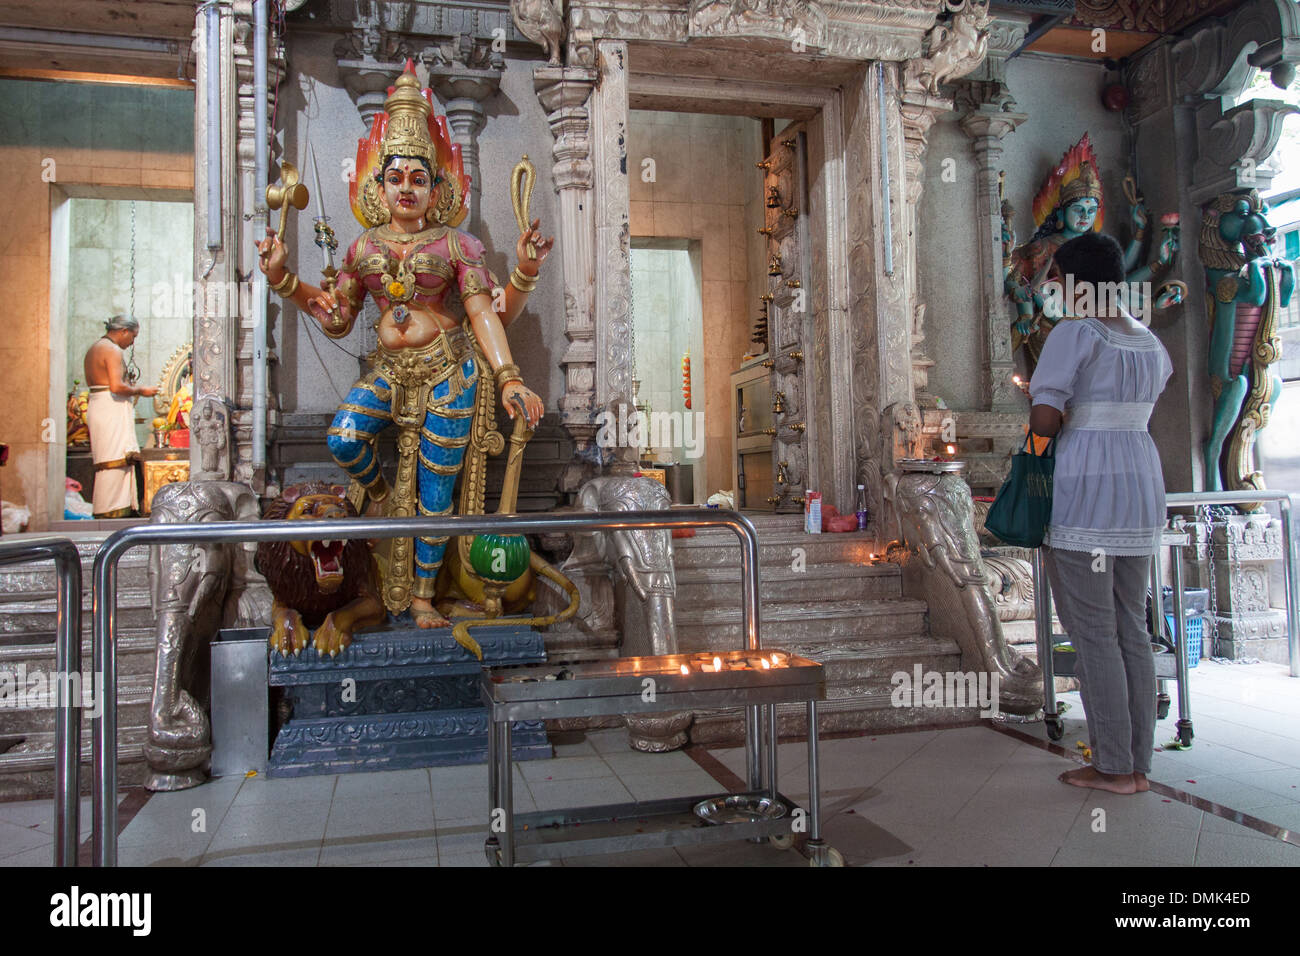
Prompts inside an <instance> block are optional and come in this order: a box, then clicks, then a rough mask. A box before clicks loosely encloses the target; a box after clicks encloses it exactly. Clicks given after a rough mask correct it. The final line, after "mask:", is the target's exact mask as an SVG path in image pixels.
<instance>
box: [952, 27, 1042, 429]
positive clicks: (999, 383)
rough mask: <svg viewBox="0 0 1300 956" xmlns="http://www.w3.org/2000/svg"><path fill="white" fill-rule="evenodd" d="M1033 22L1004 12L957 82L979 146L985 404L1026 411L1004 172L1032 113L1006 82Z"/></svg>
mask: <svg viewBox="0 0 1300 956" xmlns="http://www.w3.org/2000/svg"><path fill="white" fill-rule="evenodd" d="M1026 29H1027V23H1026V21H1025V20H1023V19H1019V18H1014V17H1013V18H999V19H997V20H994V21H992V22H991V23H990V24H989V34H988V56H987V57H986V58H985V60H984V62H983V63H981V64H980V66H979V67H978V68H977V69H976V70H974V71H973V72H972V73H971V74H970V75H969V76H968V77H967V78H966V79H965V80H963V81H962V82H960V83H958V84H957V85H956V90H957V95H956V98H955V101H956V106H957V109H958V110H960V111H961V113H962V117H961V120H960V125H961V128H962V131H963V132H964V133H965V134H966V135H967V136H969V137H970V140H971V147H972V149H973V150H974V151H975V159H976V163H977V169H976V174H975V175H976V182H977V192H976V207H975V217H976V222H977V223H978V224H979V255H980V271H979V276H980V300H981V302H982V303H983V309H982V312H983V321H984V343H985V357H984V381H983V383H982V384H983V388H982V396H981V404H982V405H983V406H984V407H985V408H987V409H990V410H992V411H994V412H1010V413H1015V414H1017V415H1020V414H1022V413H1023V411H1024V399H1023V397H1022V396H1021V394H1020V391H1019V390H1018V389H1017V388H1016V387H1015V385H1014V384H1012V382H1011V376H1012V375H1013V374H1014V373H1015V362H1014V357H1013V356H1012V352H1011V330H1010V318H1009V316H1010V313H1009V311H1008V305H1007V302H1006V298H1005V296H1004V295H1003V292H1002V209H1001V205H1002V204H1001V200H1000V198H999V196H998V173H999V172H1000V169H1001V164H1002V139H1003V138H1004V137H1006V136H1007V135H1008V134H1009V133H1011V132H1012V131H1014V130H1015V128H1016V127H1017V126H1019V125H1020V124H1021V123H1023V122H1024V121H1025V120H1026V119H1028V118H1029V117H1028V116H1027V115H1026V114H1024V113H1020V112H1017V111H1016V101H1015V100H1014V99H1013V98H1012V96H1011V92H1010V90H1008V89H1007V85H1006V63H1007V57H1008V56H1009V55H1010V54H1011V52H1012V51H1013V50H1016V49H1018V48H1019V47H1020V45H1021V43H1023V42H1024V37H1025V31H1026Z"/></svg>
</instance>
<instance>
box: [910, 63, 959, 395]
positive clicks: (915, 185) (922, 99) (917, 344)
mask: <svg viewBox="0 0 1300 956" xmlns="http://www.w3.org/2000/svg"><path fill="white" fill-rule="evenodd" d="M904 80H905V82H904V86H903V89H902V91H901V96H900V106H901V109H902V115H903V154H904V156H905V157H906V160H905V162H906V166H905V168H904V174H905V182H904V187H903V196H904V198H905V199H906V201H907V205H906V209H905V212H904V215H906V217H907V234H908V235H909V236H914V235H916V230H917V221H916V210H917V206H918V204H919V203H920V201H921V190H922V189H923V188H924V185H925V184H924V179H925V148H926V139H927V138H928V137H929V135H930V127H931V126H933V125H934V121H935V120H936V119H938V118H939V114H941V113H947V112H948V111H949V110H951V109H952V100H950V99H947V98H945V97H941V96H934V95H933V94H931V93H930V91H929V90H927V89H926V88H925V86H924V85H923V84H922V83H920V82H919V79H918V77H917V76H916V75H915V74H911V73H905V74H904ZM907 274H908V276H909V281H910V284H911V299H912V388H913V389H914V390H915V391H916V392H917V393H918V401H921V402H922V403H923V404H933V402H927V401H926V398H927V395H926V393H927V392H928V388H929V384H930V369H931V368H933V367H934V359H932V358H930V357H929V356H928V355H926V354H925V349H924V347H923V346H922V343H923V342H924V341H925V303H924V302H922V301H921V288H920V273H919V271H918V269H917V267H916V243H914V242H909V243H907Z"/></svg>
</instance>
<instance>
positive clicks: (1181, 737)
mask: <svg viewBox="0 0 1300 956" xmlns="http://www.w3.org/2000/svg"><path fill="white" fill-rule="evenodd" d="M1193 736H1194V734H1193V733H1192V722H1191V721H1190V720H1180V721H1179V722H1178V742H1179V743H1180V744H1182V745H1183V746H1184V747H1190V746H1191V745H1192V737H1193Z"/></svg>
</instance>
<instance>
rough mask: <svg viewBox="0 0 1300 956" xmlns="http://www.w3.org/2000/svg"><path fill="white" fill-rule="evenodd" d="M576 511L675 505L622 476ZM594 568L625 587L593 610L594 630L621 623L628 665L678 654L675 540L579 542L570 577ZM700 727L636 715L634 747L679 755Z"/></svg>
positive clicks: (596, 488) (622, 536)
mask: <svg viewBox="0 0 1300 956" xmlns="http://www.w3.org/2000/svg"><path fill="white" fill-rule="evenodd" d="M577 503H578V507H579V508H580V509H581V510H583V511H659V510H666V509H667V508H668V507H669V506H670V505H671V504H672V499H671V498H670V496H669V494H668V491H667V489H666V488H664V486H663V485H661V484H659V482H657V481H652V480H651V479H649V478H634V477H631V476H618V475H615V476H606V477H601V478H593V479H592V480H591V481H589V482H587V483H586V484H585V485H583V486H582V489H581V490H580V491H579V492H578V502H577ZM593 564H604V565H605V566H607V567H608V568H610V569H611V573H612V575H613V576H614V578H615V579H616V582H617V583H620V584H622V585H624V586H623V587H616V588H615V589H614V607H612V608H611V607H608V606H606V607H600V606H594V607H590V608H588V609H587V614H588V615H589V619H588V620H589V623H590V625H591V626H592V627H593V629H597V628H599V627H600V626H601V625H602V624H603V623H604V622H607V621H611V620H614V619H617V620H620V621H621V622H622V631H623V642H622V647H621V649H620V656H621V657H638V656H643V655H647V654H654V655H659V654H676V653H677V630H676V625H675V624H674V622H673V605H674V602H675V600H676V597H677V575H676V573H675V572H674V570H673V542H672V534H671V532H669V531H667V530H657V531H652V530H645V529H641V530H619V531H597V532H591V533H577V534H575V535H574V547H573V553H572V554H571V555H570V556H569V559H568V560H567V561H566V562H565V565H564V569H568V568H569V567H570V565H572V566H574V567H584V568H589V567H591V566H592V565H593ZM564 569H562V570H564ZM580 613H581V612H580ZM693 719H694V715H693V714H692V713H691V712H690V711H685V712H681V713H671V714H644V715H629V716H628V717H627V724H628V740H629V743H630V744H631V746H632V747H633V748H634V749H636V750H645V751H655V752H659V751H665V750H676V749H677V748H679V747H682V746H684V745H685V744H686V742H687V739H688V737H687V733H686V731H687V728H688V727H690V724H691V721H692V720H693Z"/></svg>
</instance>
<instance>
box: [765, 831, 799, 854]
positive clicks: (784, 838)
mask: <svg viewBox="0 0 1300 956" xmlns="http://www.w3.org/2000/svg"><path fill="white" fill-rule="evenodd" d="M767 842H768V843H770V844H772V846H774V847H776V848H777V849H778V850H788V849H790V848H791V847H793V846H794V834H793V833H773V834H772V835H771V836H770V837H768V838H767Z"/></svg>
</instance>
